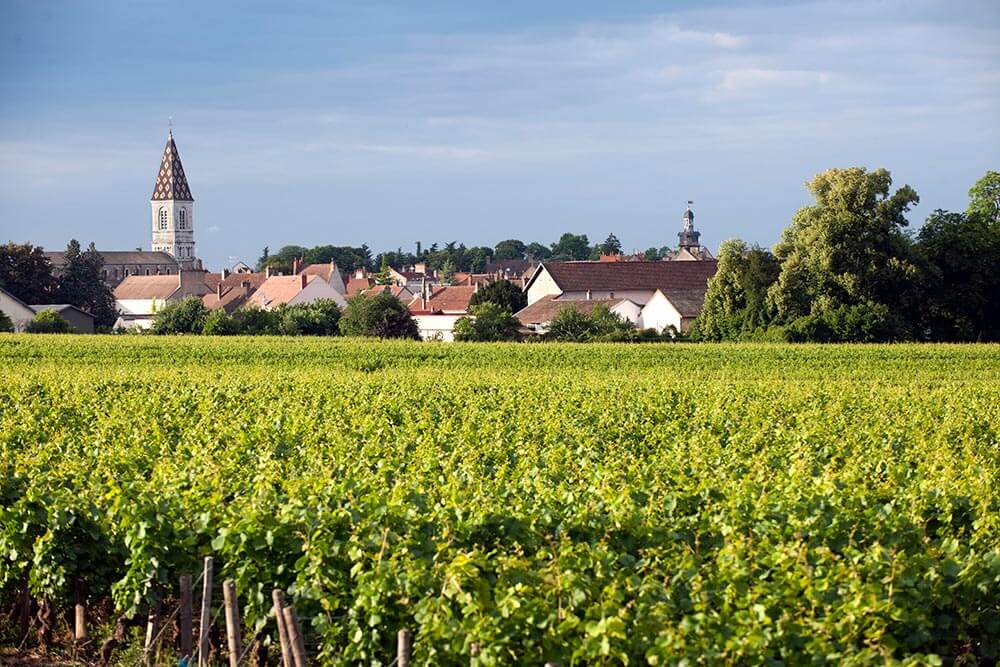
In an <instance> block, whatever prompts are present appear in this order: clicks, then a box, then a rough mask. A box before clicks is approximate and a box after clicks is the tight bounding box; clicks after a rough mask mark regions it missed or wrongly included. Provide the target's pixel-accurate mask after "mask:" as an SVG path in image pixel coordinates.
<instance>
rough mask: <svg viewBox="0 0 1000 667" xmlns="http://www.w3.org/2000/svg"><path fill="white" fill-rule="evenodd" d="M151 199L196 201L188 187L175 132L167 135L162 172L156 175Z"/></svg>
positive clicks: (161, 163)
mask: <svg viewBox="0 0 1000 667" xmlns="http://www.w3.org/2000/svg"><path fill="white" fill-rule="evenodd" d="M150 199H152V200H153V201H165V200H170V199H174V200H178V201H194V197H192V196H191V188H190V187H188V182H187V176H185V175H184V167H183V165H181V156H180V153H178V152H177V144H175V143H174V133H173V132H171V133H170V136H169V137H167V145H166V146H165V147H164V149H163V160H162V161H161V162H160V173H158V174H157V175H156V184H155V185H154V186H153V196H152V197H150Z"/></svg>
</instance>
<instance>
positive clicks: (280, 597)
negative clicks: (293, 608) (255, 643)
mask: <svg viewBox="0 0 1000 667" xmlns="http://www.w3.org/2000/svg"><path fill="white" fill-rule="evenodd" d="M271 600H272V601H273V602H274V620H275V621H276V622H277V624H278V641H279V642H280V644H281V664H282V665H283V667H295V658H294V657H293V656H292V644H291V642H290V641H289V639H288V627H287V626H286V625H285V607H286V606H288V605H287V604H286V603H285V592H284V591H282V590H281V589H280V588H275V589H274V590H273V591H271Z"/></svg>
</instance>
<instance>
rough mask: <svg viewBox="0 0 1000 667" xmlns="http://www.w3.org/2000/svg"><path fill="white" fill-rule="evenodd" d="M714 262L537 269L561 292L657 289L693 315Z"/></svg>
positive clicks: (698, 308) (557, 264) (558, 264)
mask: <svg viewBox="0 0 1000 667" xmlns="http://www.w3.org/2000/svg"><path fill="white" fill-rule="evenodd" d="M717 265H718V262H717V261H716V260H714V259H712V260H704V261H689V262H674V261H669V262H549V263H543V264H542V266H541V267H539V271H541V270H545V271H548V273H549V275H550V276H552V279H553V280H554V281H555V283H556V285H558V286H559V289H561V290H562V291H563V292H585V291H587V290H594V291H627V290H657V289H658V290H660V291H661V292H663V295H664V296H666V297H667V299H669V300H670V302H671V303H672V304H674V307H676V308H677V310H678V311H680V314H681V316H682V317H696V316H697V315H698V313H699V312H700V311H701V307H702V304H703V303H704V301H705V292H706V291H707V290H708V279H709V278H711V277H712V276H713V275H715V269H716V266H717ZM535 275H537V272H536V274H535ZM532 279H534V277H533V278H532ZM529 285H530V282H529Z"/></svg>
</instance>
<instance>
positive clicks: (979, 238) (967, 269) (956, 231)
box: [917, 205, 1000, 341]
mask: <svg viewBox="0 0 1000 667" xmlns="http://www.w3.org/2000/svg"><path fill="white" fill-rule="evenodd" d="M969 211H970V212H969V213H949V212H947V211H942V210H937V211H934V213H932V214H931V215H930V217H928V218H927V221H926V222H925V223H924V226H923V227H922V228H921V229H920V233H919V234H918V236H917V239H918V247H919V249H920V251H921V252H922V253H923V255H924V257H925V258H926V259H927V262H928V263H929V264H930V271H929V272H928V278H927V280H926V285H925V287H926V293H925V298H924V300H923V303H924V320H923V325H924V328H925V329H926V332H927V334H928V336H929V337H930V338H931V339H932V340H942V341H975V340H983V341H997V340H1000V222H996V221H991V220H990V219H989V215H990V214H991V213H992V211H990V210H989V208H986V207H981V206H973V205H970V206H969Z"/></svg>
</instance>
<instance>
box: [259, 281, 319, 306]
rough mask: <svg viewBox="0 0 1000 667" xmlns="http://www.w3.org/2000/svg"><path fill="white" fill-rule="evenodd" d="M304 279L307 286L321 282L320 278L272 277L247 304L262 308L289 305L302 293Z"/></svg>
mask: <svg viewBox="0 0 1000 667" xmlns="http://www.w3.org/2000/svg"><path fill="white" fill-rule="evenodd" d="M303 278H304V279H305V284H306V285H308V284H309V283H311V282H312V281H314V280H320V278H319V277H318V276H301V275H299V276H271V277H270V278H268V279H266V280H265V281H264V282H263V283H262V284H261V286H260V287H258V288H257V291H256V292H254V293H253V294H252V295H251V296H250V298H249V299H248V300H247V302H248V303H252V304H254V305H257V306H260V307H261V308H265V307H266V308H274V307H275V306H280V305H281V304H283V303H288V302H289V301H291V300H292V299H294V298H295V296H296V295H297V294H298V293H299V292H301V291H302V289H303V282H302V281H303Z"/></svg>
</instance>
